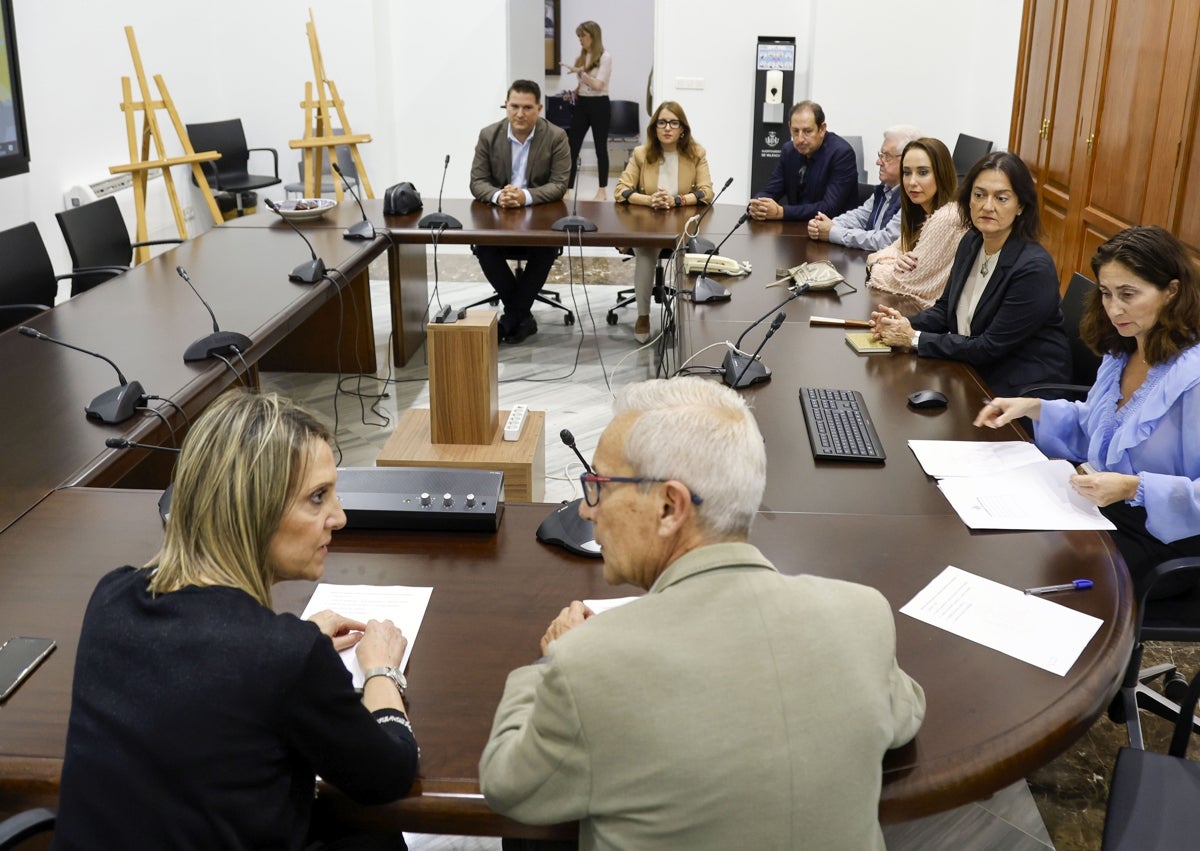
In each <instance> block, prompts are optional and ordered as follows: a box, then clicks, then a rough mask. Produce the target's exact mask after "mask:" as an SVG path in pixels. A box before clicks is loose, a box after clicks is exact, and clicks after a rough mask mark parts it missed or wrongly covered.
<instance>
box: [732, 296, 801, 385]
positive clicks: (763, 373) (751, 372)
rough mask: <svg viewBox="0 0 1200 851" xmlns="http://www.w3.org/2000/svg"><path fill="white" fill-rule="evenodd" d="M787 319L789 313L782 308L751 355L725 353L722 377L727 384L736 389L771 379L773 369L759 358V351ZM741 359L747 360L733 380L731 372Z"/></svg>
mask: <svg viewBox="0 0 1200 851" xmlns="http://www.w3.org/2000/svg"><path fill="white" fill-rule="evenodd" d="M785 319H787V314H786V313H784V312H783V311H782V310H781V311H779V313H777V314H776V315H775V321H774V322H772V323H771V327H770V328H768V329H767V333H766V336H764V337H763V338H762V342H761V343H759V344H758V348H757V349H755V350H754V354H752V355H750V357H749V358H739V357H737V356H733V357H730V356H731V355H733V352H727V353H726V354H725V364H724V366H725V372H724V374H723V375H722V376H721V378H722V380H724V382H725V383H726V384H728V385H729V386H730V387H733V388H734V389H738V388H741V387H749V386H750V385H751V384H758V383H759V382H762V381H770V380H771V370H769V369H767V367H766V366H764V365H763V364H762V363H761V362H760V361H759V360H758V355H759V352H761V351H762V350H763V346H765V345H766V344H767V340H769V339H771V337H773V336H774V335H775V332H776V331H778V330H779V328H780V326H781V325H783V321H784V320H785ZM740 339H741V338H739V342H740ZM740 360H745V363H744V364H742V369H741V371H740V372H738V373H735V374H734V378H733V380H732V381H731V380H730V377H729V376H730V374H731V368H732V367H734V366H735V365H736V364H737V363H738V361H740Z"/></svg>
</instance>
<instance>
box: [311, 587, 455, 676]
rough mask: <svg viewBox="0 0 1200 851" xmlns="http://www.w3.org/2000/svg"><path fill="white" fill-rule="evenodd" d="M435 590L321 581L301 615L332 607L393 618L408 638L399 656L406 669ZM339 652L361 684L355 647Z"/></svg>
mask: <svg viewBox="0 0 1200 851" xmlns="http://www.w3.org/2000/svg"><path fill="white" fill-rule="evenodd" d="M432 593H433V589H432V588H414V587H411V586H407V585H331V584H329V583H328V582H322V583H320V584H319V585H317V587H316V590H314V591H313V595H312V598H311V599H310V600H309V601H308V605H307V606H305V607H304V614H302V615H301V616H300V617H301V618H302V619H304V620H307V619H308V618H309V617H311V616H312V615H314V614H316V613H317V612H320V611H323V610H324V609H332V610H333V611H335V612H337V613H338V614H339V615H341V616H342V617H346V618H350V619H352V620H356V621H362V622H363V623H366V622H367V621H369V620H377V621H382V620H390V621H391V622H392V623H394V624H395V625H396V626H398V627H400V631H401V632H403V633H404V637H405V638H407V639H408V647H406V648H405V649H404V658H403V659H402V660H400V670H402V671H403V670H404V669H405V668H406V667H408V657H409V656H411V655H412V651H413V647H414V646H415V645H416V643H417V633H418V632H420V631H421V621H423V620H424V619H425V609H426V608H427V607H428V606H429V595H430V594H432ZM340 655H341V657H342V662H343V663H344V664H345V665H346V669H347V670H348V671H350V674H351V675H352V676H353V677H354V687H355V688H362V686H363V672H362V668H361V667H359V664H358V657H357V656H355V655H354V648H353V647H351V648H350V649H348V650H343V651H342V652H341V654H340Z"/></svg>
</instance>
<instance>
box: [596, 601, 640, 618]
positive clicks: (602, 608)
mask: <svg viewBox="0 0 1200 851" xmlns="http://www.w3.org/2000/svg"><path fill="white" fill-rule="evenodd" d="M637 599H639V598H638V597H613V598H612V599H609V600H584V601H583V604H584V605H585V606H587V607H588V608H589V609H591V610H592V611H593V612H594V613H595V614H597V615H598V614H600V613H602V612H607V611H608V610H609V609H615V608H617V607H618V606H624V605H625V604H626V603H632V602H633V601H634V600H637Z"/></svg>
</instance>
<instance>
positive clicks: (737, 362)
mask: <svg viewBox="0 0 1200 851" xmlns="http://www.w3.org/2000/svg"><path fill="white" fill-rule="evenodd" d="M808 290H809V286H808V284H801V285H800V286H798V287H796V289H795V290H793V291H792V294H791V295H789V296H788V297H787V298H785V299H784V300H783V301H782V302H780V303H779V304H777V305H775V306H774V307H772V308H771V309H770V310H768V311H767V312H766V313H764V314H763V315H762V316H760V317H758V318H757V319H755V320H754V321H753V322H751V323H750V324H749V325H747V326H746V330H745V331H743V332H742V333H741V336H739V337H738V338H737V342H736V343H734V344H733V351H730V352H726V353H725V361H724V363H722V364H721V368H722V369H723V370H724V373H723V380H724V381H725V383H726V384H728V385H729V386H730V387H746V386H749V385H751V384H755V383H757V382H759V381H767V380H768V379H770V377H771V371H770V370H769V369H766V368H765V367H762V365H761V364H759V366H760V367H761V368H762V370H763V374H762V375H761V376H760V377H758V378H756V377H755V375H757V374H758V373H757V371H755V372H752V373H750V380H749V381H747V382H746V383H745V384H733V383H731V382H730V378H733V377H736V376H739V375H741V374H742V373H743V372H745V370H746V366H747V365H748V364H750V363H752V362H753V361H754V358H751V357H748V356H746V355H743V354H742V353H741V351H742V340H744V339H746V335H747V334H749V333H750V332H751V331H753V330H754V329H755V328H757V327H758V326H759V325H761V324H762V323H763V322H765V321H766V319H767V317H768V316H770V315H771V314H773V313H775V311H777V310H780V309H782V308H783V307H785V306H786V305H787V303H788V302H789V301H795V300H796V299H797V298H799V297H800V296H802V295H804V293H806V292H808ZM772 333H774V332H772ZM760 351H761V349H760ZM756 354H757V353H756ZM735 380H736V379H735Z"/></svg>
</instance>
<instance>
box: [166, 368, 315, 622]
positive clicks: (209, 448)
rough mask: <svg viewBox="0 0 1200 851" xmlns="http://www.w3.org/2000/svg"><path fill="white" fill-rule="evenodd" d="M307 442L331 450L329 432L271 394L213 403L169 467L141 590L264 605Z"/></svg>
mask: <svg viewBox="0 0 1200 851" xmlns="http://www.w3.org/2000/svg"><path fill="white" fill-rule="evenodd" d="M316 440H322V441H325V442H326V443H328V444H331V445H332V443H333V434H332V433H331V432H330V431H329V429H327V428H326V427H325V426H324V425H322V424H321V423H320V422H319V421H318V420H317V419H316V418H315V417H314V416H313V415H312V414H310V413H308V412H307V411H305V410H304V409H302V408H300V407H298V406H297V405H295V404H294V403H292V402H291V401H289V400H287V399H283V398H280V397H279V396H277V395H275V394H274V393H262V394H260V393H251V392H247V391H243V390H231V391H229V392H228V393H225V394H224V395H222V396H221V397H220V398H218V399H217V400H216V401H215V402H213V403H212V405H210V406H209V408H208V410H206V411H205V412H204V413H203V414H202V415H201V416H200V418H199V419H197V420H196V422H195V424H194V425H192V427H191V428H190V429H189V430H188V434H187V437H186V438H185V439H184V442H183V451H182V452H181V453H180V455H179V460H178V461H177V462H176V464H175V475H174V493H173V496H172V499H171V513H170V517H169V519H168V520H167V526H166V534H165V538H164V540H163V545H162V549H160V550H159V552H158V554H157V555H156V556H155V557H154V558H153V559H152V560H151V561H150V562H149V563H148V564H147V565H146V567H147V568H150V569H153V575H152V576H151V578H150V591H151V593H154V594H163V593H167V592H170V591H176V590H178V589H180V588H183V587H186V586H189V585H222V586H229V587H233V588H240V589H242V590H243V591H245V592H246V593H247V594H249V595H250V596H252V597H253V598H254V599H256V600H258V602H260V603H262V604H263V605H264V606H268V607H269V606H270V605H271V584H272V583H273V582H274V577H273V576H272V575H271V572H270V568H269V567H268V565H267V549H268V547H269V546H270V542H271V537H272V536H273V535H274V534H275V531H276V529H278V528H279V523H280V521H281V519H282V518H283V514H284V511H285V510H286V509H287V507H288V505H289V504H290V503H291V500H292V498H293V497H294V496H295V492H296V489H297V488H298V487H299V486H300V482H301V481H303V477H304V475H305V472H306V470H305V467H306V465H307V462H308V459H309V455H310V453H311V451H312V445H313V441H316Z"/></svg>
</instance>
